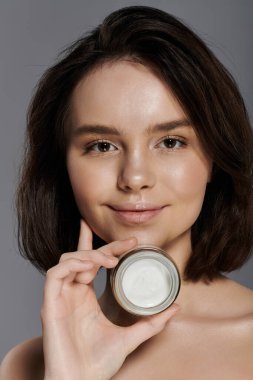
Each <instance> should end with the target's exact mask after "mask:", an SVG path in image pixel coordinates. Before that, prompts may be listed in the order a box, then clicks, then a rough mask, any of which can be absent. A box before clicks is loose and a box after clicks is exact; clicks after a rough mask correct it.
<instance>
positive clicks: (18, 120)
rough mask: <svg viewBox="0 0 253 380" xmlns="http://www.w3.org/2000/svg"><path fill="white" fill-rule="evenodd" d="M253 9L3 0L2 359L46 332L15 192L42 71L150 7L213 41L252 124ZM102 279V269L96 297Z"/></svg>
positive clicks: (242, 278)
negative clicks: (129, 10) (127, 12)
mask: <svg viewBox="0 0 253 380" xmlns="http://www.w3.org/2000/svg"><path fill="white" fill-rule="evenodd" d="M252 4H253V3H252V1H251V0H248V1H247V0H240V1H239V0H237V1H236V0H235V1H232V0H209V1H208V0H206V1H203V0H167V1H156V0H153V1H123V0H122V1H112V0H111V1H109V0H105V1H97V0H93V1H87V0H86V1H85V0H83V1H81V0H72V1H70V0H69V1H67V0H53V1H52V0H50V1H49V0H43V1H39V0H30V1H29V0H1V3H0V57H1V58H0V118H1V127H0V133H1V138H0V144H1V147H0V154H1V157H0V178H1V186H0V207H1V209H0V210H1V212H0V223H1V228H0V241H1V256H0V257H1V267H0V270H1V273H0V297H1V298H0V299H1V311H0V330H1V333H0V358H2V357H3V355H4V354H5V353H6V352H7V351H8V350H9V349H10V348H11V347H12V346H14V345H16V344H17V343H19V342H21V341H23V340H25V339H29V338H30V337H33V336H34V335H40V333H41V327H40V317H39V312H40V305H41V301H42V292H43V281H44V279H43V276H41V275H40V274H39V273H38V272H37V271H36V270H35V269H34V268H33V267H32V266H31V265H30V264H29V263H28V262H26V261H25V260H24V259H22V258H21V257H20V256H19V254H18V250H17V243H16V236H15V212H14V208H13V194H14V190H15V186H16V180H17V170H18V164H19V160H20V154H21V150H22V142H23V136H24V129H25V117H26V108H27V105H28V102H29V99H30V96H31V94H32V91H33V88H34V86H35V84H36V82H37V80H38V79H39V77H40V76H41V74H42V73H43V71H44V70H45V69H46V68H47V67H48V66H49V65H51V64H52V63H53V62H54V59H55V58H56V56H57V54H58V53H59V52H60V51H61V50H62V49H63V48H64V47H65V46H66V44H69V43H70V42H72V41H73V40H75V39H77V38H78V37H79V36H80V35H81V34H82V33H83V32H84V31H86V30H87V29H90V28H92V27H94V26H96V25H97V24H98V23H99V22H101V21H102V19H103V18H104V17H105V16H106V15H107V14H108V13H110V12H111V11H113V10H115V9H118V8H120V7H122V6H127V5H150V6H154V7H157V8H160V9H163V10H165V11H168V12H170V13H172V14H174V15H176V16H178V17H180V18H182V19H183V20H185V21H186V22H187V24H188V25H190V26H191V27H193V28H194V30H195V31H196V32H197V33H198V34H199V35H200V36H201V37H202V38H203V39H204V40H205V41H206V42H207V44H208V45H209V46H210V48H211V49H212V50H213V51H214V52H215V53H216V54H217V56H218V57H219V59H220V60H221V61H222V62H223V63H224V64H225V65H226V66H227V67H228V68H229V70H230V71H231V72H232V74H233V75H234V77H235V79H236V80H237V82H238V85H239V87H240V90H241V92H242V95H243V96H244V99H245V101H246V105H247V108H248V111H249V114H250V116H251V120H252V115H253V107H252V99H253V77H252V67H253V62H252V60H253V59H252V58H253V57H252V55H253V49H252V11H253V5H252ZM235 228H236V226H235ZM252 269H253V259H251V260H250V261H249V262H248V263H247V265H245V266H244V267H243V268H242V269H241V270H240V271H236V272H234V273H232V274H230V277H232V278H234V279H236V280H237V281H239V282H240V283H242V284H244V285H246V286H248V287H249V288H252V289H253V276H252ZM103 281H104V273H103V272H102V274H101V277H100V278H99V281H97V291H98V293H100V292H101V290H102V288H103Z"/></svg>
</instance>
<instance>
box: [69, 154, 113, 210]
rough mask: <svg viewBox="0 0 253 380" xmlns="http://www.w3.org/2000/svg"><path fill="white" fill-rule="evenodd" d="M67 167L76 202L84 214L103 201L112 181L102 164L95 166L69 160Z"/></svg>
mask: <svg viewBox="0 0 253 380" xmlns="http://www.w3.org/2000/svg"><path fill="white" fill-rule="evenodd" d="M67 169H68V174H69V179H70V183H71V186H72V190H73V194H74V197H75V200H76V204H77V207H78V209H79V210H80V211H81V212H82V214H83V213H84V211H86V212H87V210H88V209H89V208H91V207H92V208H94V207H96V204H98V203H99V204H100V203H103V200H104V199H105V196H106V194H107V191H106V190H108V189H109V187H110V186H111V181H112V178H111V175H109V173H108V172H107V170H104V168H103V170H102V169H101V165H95V167H94V164H93V165H89V162H86V163H84V162H82V161H81V160H69V161H68V164H67Z"/></svg>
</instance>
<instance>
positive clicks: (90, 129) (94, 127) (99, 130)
mask: <svg viewBox="0 0 253 380" xmlns="http://www.w3.org/2000/svg"><path fill="white" fill-rule="evenodd" d="M189 126H190V122H189V121H188V120H187V119H180V120H173V121H168V122H163V123H159V124H155V125H152V126H151V127H148V128H147V130H146V132H147V134H152V133H155V132H169V131H171V130H173V129H176V128H179V127H189ZM84 134H94V135H95V134H103V135H115V136H120V135H121V133H120V130H118V129H117V128H115V127H113V126H109V125H108V126H105V125H101V124H83V125H81V126H80V127H76V128H74V129H73V131H72V135H73V136H74V137H78V136H81V135H84Z"/></svg>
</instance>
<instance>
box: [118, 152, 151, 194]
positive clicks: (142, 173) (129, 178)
mask: <svg viewBox="0 0 253 380" xmlns="http://www.w3.org/2000/svg"><path fill="white" fill-rule="evenodd" d="M155 183H156V175H155V172H154V170H153V165H152V162H151V159H150V157H147V155H144V154H143V153H141V152H135V153H133V154H131V155H130V154H129V155H127V156H125V157H123V158H122V162H121V167H120V170H119V175H118V187H119V188H120V189H121V190H123V191H125V192H134V193H138V192H140V190H142V189H148V188H152V187H153V186H154V185H155Z"/></svg>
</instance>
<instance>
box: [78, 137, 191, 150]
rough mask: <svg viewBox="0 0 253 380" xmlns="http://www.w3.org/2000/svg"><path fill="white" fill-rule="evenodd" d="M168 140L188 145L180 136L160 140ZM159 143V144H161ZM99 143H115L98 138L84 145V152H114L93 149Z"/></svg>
mask: <svg viewBox="0 0 253 380" xmlns="http://www.w3.org/2000/svg"><path fill="white" fill-rule="evenodd" d="M166 140H170V141H171V142H172V143H174V142H179V143H180V144H181V147H180V148H183V147H184V146H186V145H187V144H186V142H185V141H184V140H183V139H179V138H175V137H170V136H168V137H165V138H163V139H162V141H160V143H162V142H164V141H166ZM160 143H159V144H160ZM98 144H109V145H113V144H112V143H111V142H110V141H107V140H96V141H93V142H92V143H90V144H88V145H87V146H85V147H84V153H89V152H92V151H93V152H97V153H102V154H103V153H108V152H112V151H114V150H109V151H106V152H103V151H99V150H95V149H93V148H94V147H95V146H98ZM180 148H174V147H173V148H167V149H168V150H177V149H180Z"/></svg>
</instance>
